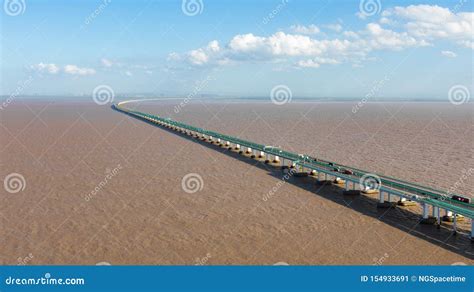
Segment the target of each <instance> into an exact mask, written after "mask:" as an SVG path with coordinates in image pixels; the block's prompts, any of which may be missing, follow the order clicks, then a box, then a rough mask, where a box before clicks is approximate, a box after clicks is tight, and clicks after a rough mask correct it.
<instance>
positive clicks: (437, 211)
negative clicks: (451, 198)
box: [433, 206, 441, 229]
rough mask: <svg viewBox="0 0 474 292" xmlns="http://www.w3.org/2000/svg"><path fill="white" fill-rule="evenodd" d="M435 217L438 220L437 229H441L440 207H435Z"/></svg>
mask: <svg viewBox="0 0 474 292" xmlns="http://www.w3.org/2000/svg"><path fill="white" fill-rule="evenodd" d="M433 217H435V218H436V226H437V228H438V229H439V228H441V216H440V212H439V207H435V206H433Z"/></svg>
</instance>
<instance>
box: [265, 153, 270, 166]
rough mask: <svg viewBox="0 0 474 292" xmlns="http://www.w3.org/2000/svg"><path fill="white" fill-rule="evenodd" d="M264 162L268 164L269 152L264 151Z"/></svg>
mask: <svg viewBox="0 0 474 292" xmlns="http://www.w3.org/2000/svg"><path fill="white" fill-rule="evenodd" d="M265 163H266V164H268V163H270V154H268V153H266V152H265Z"/></svg>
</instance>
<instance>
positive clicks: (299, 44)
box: [168, 5, 474, 68]
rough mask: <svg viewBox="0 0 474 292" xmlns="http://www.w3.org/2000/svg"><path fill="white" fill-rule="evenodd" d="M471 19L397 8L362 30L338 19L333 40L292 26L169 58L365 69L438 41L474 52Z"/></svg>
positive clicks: (438, 10)
mask: <svg viewBox="0 0 474 292" xmlns="http://www.w3.org/2000/svg"><path fill="white" fill-rule="evenodd" d="M472 21H473V13H465V12H464V13H453V12H451V11H450V10H449V9H447V8H443V7H439V6H436V5H411V6H407V7H400V6H397V7H394V8H390V9H387V10H384V11H383V12H382V13H381V17H380V20H379V21H377V22H371V23H368V24H366V27H365V28H364V29H362V30H360V31H344V30H343V26H342V21H340V20H339V21H338V22H336V23H335V24H330V25H325V27H327V28H329V29H332V30H335V31H337V32H338V34H337V35H338V36H337V37H335V38H329V37H328V36H327V35H325V34H321V33H319V32H320V31H319V28H318V27H317V26H316V25H314V24H312V25H308V26H303V25H293V26H291V27H290V29H291V31H292V33H285V32H282V31H279V32H276V33H274V34H272V35H268V36H259V35H255V34H253V33H246V34H238V35H235V36H234V37H232V38H231V39H230V41H229V42H228V43H226V44H224V45H222V46H221V45H220V44H219V42H217V41H216V40H214V41H211V42H209V43H208V44H207V45H206V46H203V47H201V48H197V49H194V50H190V51H188V52H185V53H183V54H178V53H171V54H170V55H169V56H168V60H170V61H178V62H179V61H186V62H187V63H188V64H191V65H194V66H203V65H228V64H236V63H243V62H273V63H277V62H278V63H283V62H287V63H289V64H296V65H297V66H299V67H311V68H318V67H320V66H322V65H323V64H324V65H334V64H339V63H351V64H352V65H355V66H362V65H361V64H362V63H363V62H366V61H372V60H373V58H371V57H370V53H371V52H373V51H377V50H391V51H400V50H404V49H407V48H413V47H425V46H434V45H435V42H436V40H437V39H440V38H442V39H445V40H448V41H452V42H453V43H455V44H458V45H461V46H463V47H467V48H473V49H474V41H473V33H472Z"/></svg>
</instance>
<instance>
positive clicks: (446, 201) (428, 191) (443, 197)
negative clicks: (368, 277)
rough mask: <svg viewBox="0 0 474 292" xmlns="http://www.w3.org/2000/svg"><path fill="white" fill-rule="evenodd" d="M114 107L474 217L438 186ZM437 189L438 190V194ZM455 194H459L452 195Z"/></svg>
mask: <svg viewBox="0 0 474 292" xmlns="http://www.w3.org/2000/svg"><path fill="white" fill-rule="evenodd" d="M113 107H114V108H115V109H117V110H119V111H122V112H125V113H127V114H131V115H134V116H137V117H141V118H144V119H153V120H157V121H161V122H164V123H168V124H170V125H172V126H176V127H179V128H183V129H186V130H190V131H193V132H197V133H200V134H202V135H207V136H212V137H213V138H217V139H221V140H225V141H229V142H230V143H233V144H239V145H240V146H242V147H248V148H251V149H254V150H257V151H264V152H266V153H269V154H272V155H277V156H279V157H281V158H284V159H288V160H292V161H298V165H301V166H304V167H307V168H309V169H314V170H318V171H322V172H325V173H328V174H331V175H334V173H331V172H330V171H329V170H327V169H324V170H323V169H322V168H321V167H325V168H330V167H338V168H344V169H348V170H351V171H352V172H353V173H354V175H355V176H357V177H359V178H360V177H362V176H364V175H367V174H372V175H376V176H378V177H379V178H380V181H381V183H382V185H384V186H389V187H391V188H396V189H399V190H402V191H405V192H411V193H414V194H415V195H423V196H428V197H429V198H427V200H429V201H427V202H429V203H430V204H432V205H436V206H438V207H441V208H448V209H452V210H453V211H456V212H459V213H460V214H461V212H462V213H467V214H469V215H468V216H470V217H471V218H472V217H474V216H473V215H474V211H472V210H466V209H463V208H464V207H467V208H474V204H473V203H465V202H461V201H458V200H453V199H452V198H450V197H448V196H447V194H445V193H443V192H441V191H438V190H436V189H433V188H429V187H425V186H422V185H418V184H415V183H411V182H405V181H402V180H398V179H396V178H392V177H388V176H384V175H380V174H377V173H371V172H368V171H365V170H361V169H358V168H354V167H350V166H346V165H343V164H339V163H335V162H331V161H327V160H323V159H319V158H314V157H311V156H308V155H304V154H296V153H292V152H289V151H285V150H282V149H280V148H279V147H274V146H265V145H262V144H257V143H254V142H251V141H247V140H243V139H240V138H237V137H233V136H229V135H225V134H221V133H217V132H214V131H209V130H205V129H203V128H198V127H194V126H191V125H188V124H185V123H181V122H178V121H174V120H172V119H170V118H166V119H165V118H161V117H159V116H156V115H151V114H147V113H142V112H139V111H132V110H128V109H126V108H124V107H121V106H118V105H113ZM330 164H332V165H330ZM338 176H340V177H343V178H345V179H350V180H351V181H353V179H351V178H350V177H348V176H346V175H344V174H338ZM435 192H438V193H435ZM453 195H456V194H453Z"/></svg>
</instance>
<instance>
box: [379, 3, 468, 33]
mask: <svg viewBox="0 0 474 292" xmlns="http://www.w3.org/2000/svg"><path fill="white" fill-rule="evenodd" d="M382 15H383V17H385V18H387V19H390V18H391V17H392V18H397V19H400V20H403V21H406V23H404V25H403V26H404V28H405V29H406V31H407V33H408V34H410V35H412V36H415V37H417V38H425V39H429V40H432V39H438V38H445V39H457V40H459V39H463V40H472V38H473V35H474V32H473V22H474V13H472V12H460V13H453V12H452V11H450V10H449V9H448V8H444V7H440V6H437V5H410V6H407V7H400V6H397V7H394V8H391V9H388V10H385V11H384V12H383V13H382Z"/></svg>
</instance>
